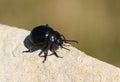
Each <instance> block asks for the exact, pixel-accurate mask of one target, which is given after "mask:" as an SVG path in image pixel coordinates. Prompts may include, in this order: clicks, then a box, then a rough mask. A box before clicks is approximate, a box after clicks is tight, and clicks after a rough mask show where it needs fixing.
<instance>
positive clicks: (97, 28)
mask: <svg viewBox="0 0 120 82" xmlns="http://www.w3.org/2000/svg"><path fill="white" fill-rule="evenodd" d="M0 24H6V25H11V26H16V27H19V28H24V29H28V30H31V29H32V28H33V27H35V26H38V25H41V24H49V25H50V26H51V27H53V28H54V29H55V30H57V31H59V32H61V33H62V34H64V35H65V36H66V37H67V38H68V39H75V40H77V41H79V44H78V45H77V44H73V45H74V46H76V47H77V48H78V49H80V50H82V51H84V52H85V53H86V54H88V55H91V56H93V57H95V58H98V59H100V60H102V61H105V62H108V63H111V64H113V65H115V66H118V67H120V0H0Z"/></svg>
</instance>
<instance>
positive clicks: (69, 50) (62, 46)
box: [60, 44, 70, 51]
mask: <svg viewBox="0 0 120 82" xmlns="http://www.w3.org/2000/svg"><path fill="white" fill-rule="evenodd" d="M60 47H61V48H64V49H66V50H69V51H70V49H68V48H65V47H63V46H62V45H61V44H60Z"/></svg>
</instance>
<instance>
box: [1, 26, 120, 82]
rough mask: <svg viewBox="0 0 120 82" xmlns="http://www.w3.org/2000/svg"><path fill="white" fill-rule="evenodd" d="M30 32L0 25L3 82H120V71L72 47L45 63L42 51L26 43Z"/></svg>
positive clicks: (49, 57)
mask: <svg viewBox="0 0 120 82" xmlns="http://www.w3.org/2000/svg"><path fill="white" fill-rule="evenodd" d="M29 33H30V32H29V31H26V30H23V29H18V28H15V27H10V26H7V25H0V82H120V69H119V68H117V67H115V66H112V65H110V64H107V63H105V62H102V61H100V60H97V59H95V58H92V57H90V56H87V55H86V54H85V53H83V52H81V51H80V50H78V49H76V48H74V47H72V46H68V47H67V48H69V49H70V50H71V51H67V50H64V49H59V50H58V52H57V53H58V55H59V56H62V57H63V58H56V57H55V56H48V58H47V61H46V62H45V63H42V60H43V58H41V57H39V56H38V54H39V52H40V50H38V51H35V52H33V53H22V51H24V50H27V49H26V48H25V47H24V44H23V41H24V39H25V38H26V37H27V35H29Z"/></svg>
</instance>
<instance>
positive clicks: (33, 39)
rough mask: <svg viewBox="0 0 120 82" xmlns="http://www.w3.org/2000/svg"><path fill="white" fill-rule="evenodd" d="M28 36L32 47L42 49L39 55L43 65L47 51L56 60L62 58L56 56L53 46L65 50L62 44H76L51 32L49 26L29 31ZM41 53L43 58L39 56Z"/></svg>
mask: <svg viewBox="0 0 120 82" xmlns="http://www.w3.org/2000/svg"><path fill="white" fill-rule="evenodd" d="M29 36H30V38H29V41H30V43H31V44H32V45H34V46H38V47H43V49H41V52H40V53H39V56H40V57H44V60H43V63H44V62H45V61H46V59H47V56H48V50H50V51H51V52H52V54H50V55H55V56H56V57H58V58H62V57H60V56H58V55H57V53H56V49H54V46H56V47H61V48H64V49H67V48H65V47H64V46H66V45H65V44H64V43H68V44H70V43H69V42H76V43H78V42H77V41H75V40H66V38H65V37H64V36H63V35H62V34H60V33H59V32H57V31H55V30H53V29H52V28H51V27H50V26H48V24H46V25H40V26H37V27H35V28H34V29H33V30H32V31H31V33H30V35H29ZM39 49H40V48H39ZM67 50H69V49H67ZM23 52H33V51H32V50H31V49H29V50H27V51H23ZM42 53H44V56H41V54H42Z"/></svg>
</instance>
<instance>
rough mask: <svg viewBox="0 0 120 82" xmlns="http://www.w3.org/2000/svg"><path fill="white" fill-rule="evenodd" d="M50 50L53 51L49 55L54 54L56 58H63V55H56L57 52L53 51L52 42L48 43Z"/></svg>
mask: <svg viewBox="0 0 120 82" xmlns="http://www.w3.org/2000/svg"><path fill="white" fill-rule="evenodd" d="M50 51H51V52H53V53H52V54H50V55H49V56H51V55H55V56H56V57H57V58H63V57H60V56H58V55H57V53H56V52H55V50H53V44H51V45H50Z"/></svg>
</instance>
